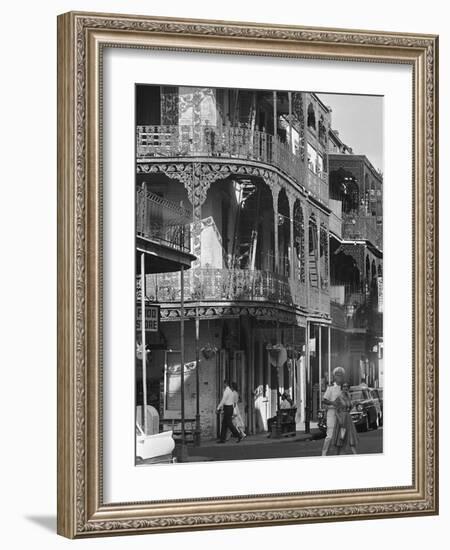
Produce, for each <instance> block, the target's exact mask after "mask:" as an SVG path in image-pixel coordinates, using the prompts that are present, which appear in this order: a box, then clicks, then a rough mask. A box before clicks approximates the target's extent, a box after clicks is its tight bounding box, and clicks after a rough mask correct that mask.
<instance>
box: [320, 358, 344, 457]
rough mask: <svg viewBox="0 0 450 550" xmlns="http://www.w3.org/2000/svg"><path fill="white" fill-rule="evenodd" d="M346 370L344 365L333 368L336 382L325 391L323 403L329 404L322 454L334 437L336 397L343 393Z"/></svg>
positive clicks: (325, 452) (324, 454)
mask: <svg viewBox="0 0 450 550" xmlns="http://www.w3.org/2000/svg"><path fill="white" fill-rule="evenodd" d="M344 375H345V370H344V369H343V368H342V367H336V368H335V369H334V370H333V377H334V384H332V385H330V386H328V388H327V390H326V392H325V393H324V396H323V399H322V403H323V404H324V405H326V406H327V435H326V437H325V441H324V442H323V447H322V456H326V454H327V452H328V449H329V447H330V443H331V438H332V437H333V430H334V425H335V423H336V399H337V398H338V397H339V396H340V395H341V393H342V389H341V388H342V384H343V382H344Z"/></svg>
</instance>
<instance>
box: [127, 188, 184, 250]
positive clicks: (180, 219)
mask: <svg viewBox="0 0 450 550" xmlns="http://www.w3.org/2000/svg"><path fill="white" fill-rule="evenodd" d="M191 217H192V216H191V214H190V213H189V212H188V211H187V210H185V209H184V208H182V207H181V206H177V205H176V204H174V203H173V202H171V201H168V200H166V199H163V198H162V197H160V196H158V195H155V193H152V192H151V191H149V190H148V189H146V187H145V185H143V186H142V187H141V188H139V189H138V190H137V193H136V233H137V235H139V236H142V237H145V238H147V239H150V240H153V241H157V242H159V243H161V244H165V245H166V246H170V247H173V248H176V249H178V250H181V251H183V252H189V251H190V243H191V236H190V225H189V222H190V221H191Z"/></svg>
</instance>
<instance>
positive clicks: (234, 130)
mask: <svg viewBox="0 0 450 550" xmlns="http://www.w3.org/2000/svg"><path fill="white" fill-rule="evenodd" d="M136 133H137V135H136V140H137V141H136V143H137V150H136V153H137V159H138V161H145V160H147V161H149V160H152V159H155V158H184V157H188V158H189V157H208V158H209V157H213V158H214V159H215V160H217V161H219V160H220V159H227V158H230V159H243V160H249V161H256V162H261V163H265V164H269V165H271V166H274V167H276V168H278V169H279V170H280V171H281V172H284V173H285V174H287V175H288V176H290V177H291V178H293V179H294V180H295V181H296V182H297V183H299V184H300V185H303V186H305V187H306V188H307V189H308V190H309V191H310V192H311V194H312V195H314V196H315V197H316V198H317V199H319V200H321V202H322V203H325V204H328V185H327V175H326V174H325V173H323V174H322V175H320V177H319V176H314V177H308V176H307V175H306V173H305V163H304V162H303V161H302V159H301V157H300V156H299V155H297V154H295V153H294V152H293V151H292V149H291V147H290V146H289V144H288V143H284V142H282V141H281V140H280V139H279V138H278V137H274V136H273V135H271V134H268V133H266V132H260V131H257V130H251V129H249V128H241V127H234V126H207V125H205V126H178V125H175V126H138V127H137V129H136Z"/></svg>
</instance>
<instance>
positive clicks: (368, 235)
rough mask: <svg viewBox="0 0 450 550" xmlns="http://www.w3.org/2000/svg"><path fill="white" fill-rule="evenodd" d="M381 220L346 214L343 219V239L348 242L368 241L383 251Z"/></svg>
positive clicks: (374, 217) (373, 217)
mask: <svg viewBox="0 0 450 550" xmlns="http://www.w3.org/2000/svg"><path fill="white" fill-rule="evenodd" d="M382 227H383V226H382V224H381V218H377V217H376V216H362V215H358V214H353V213H350V214H346V215H344V217H343V237H344V238H345V239H350V240H368V241H370V242H371V243H372V244H373V245H375V246H376V247H378V248H379V249H380V250H382V249H383V230H382Z"/></svg>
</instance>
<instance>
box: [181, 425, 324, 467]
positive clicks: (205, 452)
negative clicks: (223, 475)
mask: <svg viewBox="0 0 450 550" xmlns="http://www.w3.org/2000/svg"><path fill="white" fill-rule="evenodd" d="M321 437H322V435H321V432H320V430H319V429H318V427H317V424H316V423H311V429H310V433H305V432H304V431H298V432H296V434H295V435H293V436H290V437H281V438H271V437H267V432H263V433H259V434H254V435H248V436H246V437H244V439H242V440H241V441H240V442H239V443H238V442H237V441H236V440H235V439H234V438H233V437H230V438H229V439H228V440H227V442H226V443H225V444H223V443H218V442H217V440H216V439H207V440H202V441H201V444H200V445H199V446H194V445H189V446H188V447H187V452H188V456H187V457H185V459H184V460H183V462H198V461H205V460H206V461H209V460H218V459H219V460H220V459H222V460H229V459H232V458H235V457H237V456H242V455H245V453H246V451H245V449H248V452H250V453H251V454H252V455H253V454H255V453H258V451H257V449H261V453H262V454H267V453H269V454H275V456H283V450H282V449H283V448H287V447H288V445H287V444H289V443H290V444H292V443H294V444H295V443H302V442H307V441H316V440H318V439H321ZM270 448H273V450H272V451H270V450H269V449H270ZM251 449H254V450H253V451H250V450H251ZM263 449H267V452H266V451H263Z"/></svg>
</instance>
